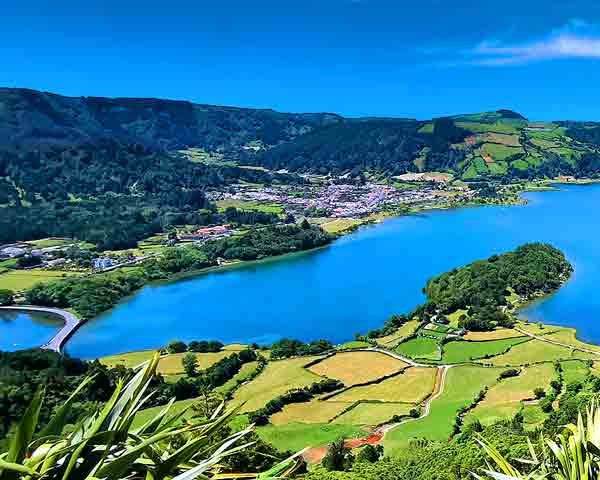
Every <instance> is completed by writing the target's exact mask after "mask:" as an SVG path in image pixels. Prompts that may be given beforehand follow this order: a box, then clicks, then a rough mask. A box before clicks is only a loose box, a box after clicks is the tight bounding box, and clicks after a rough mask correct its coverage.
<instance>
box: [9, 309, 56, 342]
mask: <svg viewBox="0 0 600 480" xmlns="http://www.w3.org/2000/svg"><path fill="white" fill-rule="evenodd" d="M60 327H62V321H61V320H60V319H58V318H56V317H54V316H46V315H37V314H35V315H30V314H27V313H21V312H9V311H6V310H4V311H0V350H8V351H12V350H21V349H25V348H34V347H39V346H40V345H42V344H44V343H46V342H47V341H48V340H50V338H52V336H53V335H54V334H55V333H56V332H57V331H58V329H59V328H60Z"/></svg>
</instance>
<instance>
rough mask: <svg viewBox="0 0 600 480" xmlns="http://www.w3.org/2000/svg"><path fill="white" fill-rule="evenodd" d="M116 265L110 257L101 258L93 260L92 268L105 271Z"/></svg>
mask: <svg viewBox="0 0 600 480" xmlns="http://www.w3.org/2000/svg"><path fill="white" fill-rule="evenodd" d="M114 264H115V263H114V262H113V260H112V258H108V257H99V258H94V259H93V260H92V267H94V269H96V270H104V269H105V268H110V267H112V266H113V265H114Z"/></svg>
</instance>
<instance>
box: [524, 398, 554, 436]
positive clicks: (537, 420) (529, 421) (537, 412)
mask: <svg viewBox="0 0 600 480" xmlns="http://www.w3.org/2000/svg"><path fill="white" fill-rule="evenodd" d="M521 413H523V424H524V426H525V430H533V429H535V428H539V427H541V426H542V424H543V423H544V420H546V418H547V417H548V415H547V414H546V413H544V412H543V411H542V408H541V407H540V406H539V405H538V404H527V405H523V408H522V410H521Z"/></svg>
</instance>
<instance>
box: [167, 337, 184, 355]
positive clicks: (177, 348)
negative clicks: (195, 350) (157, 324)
mask: <svg viewBox="0 0 600 480" xmlns="http://www.w3.org/2000/svg"><path fill="white" fill-rule="evenodd" d="M187 349H188V347H187V345H186V344H185V343H184V342H182V341H180V340H173V341H172V342H171V343H169V345H167V352H169V353H183V352H187Z"/></svg>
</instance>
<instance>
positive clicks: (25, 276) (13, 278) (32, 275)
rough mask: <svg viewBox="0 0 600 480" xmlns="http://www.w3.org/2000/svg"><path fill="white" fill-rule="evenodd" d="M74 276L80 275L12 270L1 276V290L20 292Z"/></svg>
mask: <svg viewBox="0 0 600 480" xmlns="http://www.w3.org/2000/svg"><path fill="white" fill-rule="evenodd" d="M74 275H80V274H78V273H74V272H66V271H60V270H37V269H36V270H10V271H7V272H4V273H2V274H1V275H0V289H8V290H13V291H15V292H20V291H23V290H27V289H29V288H31V287H33V286H34V285H37V284H38V283H47V282H51V281H53V280H58V279H60V278H63V277H67V276H74Z"/></svg>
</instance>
